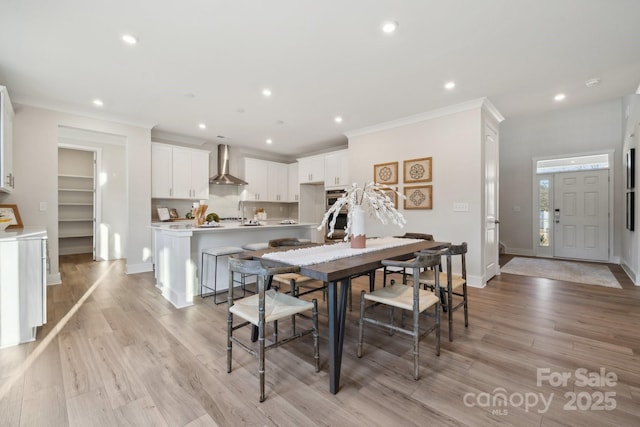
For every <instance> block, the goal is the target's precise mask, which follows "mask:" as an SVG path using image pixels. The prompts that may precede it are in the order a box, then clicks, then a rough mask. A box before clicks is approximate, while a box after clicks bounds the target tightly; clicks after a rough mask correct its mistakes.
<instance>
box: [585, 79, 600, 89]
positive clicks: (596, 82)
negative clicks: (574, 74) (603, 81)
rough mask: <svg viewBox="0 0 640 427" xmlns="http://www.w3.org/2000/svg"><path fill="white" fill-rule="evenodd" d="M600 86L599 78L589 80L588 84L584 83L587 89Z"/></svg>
mask: <svg viewBox="0 0 640 427" xmlns="http://www.w3.org/2000/svg"><path fill="white" fill-rule="evenodd" d="M599 84H600V79H599V78H598V77H594V78H593V79H589V80H587V81H586V82H584V85H585V86H586V87H595V86H598V85H599Z"/></svg>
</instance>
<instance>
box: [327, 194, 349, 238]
mask: <svg viewBox="0 0 640 427" xmlns="http://www.w3.org/2000/svg"><path fill="white" fill-rule="evenodd" d="M343 194H344V191H342V190H327V192H326V198H325V199H326V202H325V209H326V210H329V208H331V206H333V204H334V203H335V202H336V200H338V199H339V198H340V197H342V196H343ZM347 212H348V211H347V207H346V206H343V207H342V209H340V212H338V216H337V218H336V225H335V228H334V231H333V235H332V236H331V237H327V233H328V232H329V224H330V223H331V221H332V220H333V215H332V217H330V218H329V220H328V221H327V228H326V229H325V232H324V235H325V240H342V239H343V238H344V233H345V232H344V229H345V227H346V226H347Z"/></svg>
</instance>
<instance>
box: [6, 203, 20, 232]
mask: <svg viewBox="0 0 640 427" xmlns="http://www.w3.org/2000/svg"><path fill="white" fill-rule="evenodd" d="M0 217H1V218H9V219H10V220H11V221H10V222H9V226H8V227H7V229H9V228H22V227H24V225H22V219H21V218H20V211H18V206H17V205H0Z"/></svg>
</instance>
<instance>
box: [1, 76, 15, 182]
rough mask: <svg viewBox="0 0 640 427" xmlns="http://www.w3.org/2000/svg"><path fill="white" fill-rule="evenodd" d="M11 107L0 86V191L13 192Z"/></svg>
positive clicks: (4, 91)
mask: <svg viewBox="0 0 640 427" xmlns="http://www.w3.org/2000/svg"><path fill="white" fill-rule="evenodd" d="M14 184H15V176H14V175H13V107H12V106H11V100H10V99H9V93H8V92H7V88H6V87H4V86H0V191H4V192H6V193H10V192H11V191H13V188H14Z"/></svg>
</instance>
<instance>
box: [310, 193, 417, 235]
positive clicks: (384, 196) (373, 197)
mask: <svg viewBox="0 0 640 427" xmlns="http://www.w3.org/2000/svg"><path fill="white" fill-rule="evenodd" d="M390 191H393V192H394V193H396V194H397V196H398V197H400V198H404V195H402V194H400V193H398V192H397V191H395V190H394V189H393V188H391V187H389V186H388V185H385V184H378V183H376V182H369V183H366V184H365V185H364V186H363V187H358V185H357V184H356V183H353V184H351V185H350V186H349V187H347V188H345V192H344V195H343V196H342V197H340V198H339V199H338V200H336V202H335V203H334V204H333V205H332V206H331V207H330V208H329V210H327V212H326V213H325V214H324V217H323V218H322V223H321V224H320V226H319V227H318V230H322V229H323V228H324V227H325V226H326V225H327V222H328V223H329V232H328V233H327V236H328V237H331V236H332V235H333V232H334V231H335V225H336V219H337V213H338V212H340V210H341V209H342V208H343V207H344V206H348V207H349V212H348V214H347V226H346V228H345V237H344V240H345V241H346V240H347V239H348V238H349V236H350V235H351V234H352V231H353V230H352V228H353V222H354V218H355V216H356V215H358V211H360V210H364V211H365V212H366V213H369V217H375V218H377V219H378V220H379V221H380V222H382V223H383V224H387V223H389V222H391V223H392V224H395V225H397V226H399V227H401V228H402V227H403V226H404V225H405V224H406V223H407V221H406V220H405V219H404V216H403V215H402V214H401V213H400V212H398V210H397V209H396V208H395V206H394V203H393V200H392V199H391V197H389V194H388V193H389V192H390ZM333 214H336V215H333ZM329 218H331V221H330V222H329Z"/></svg>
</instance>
